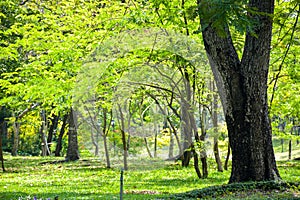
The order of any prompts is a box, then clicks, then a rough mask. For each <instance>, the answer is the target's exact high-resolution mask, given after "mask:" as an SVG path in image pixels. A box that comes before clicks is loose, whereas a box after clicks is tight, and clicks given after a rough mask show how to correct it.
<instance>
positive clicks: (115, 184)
mask: <svg viewBox="0 0 300 200" xmlns="http://www.w3.org/2000/svg"><path fill="white" fill-rule="evenodd" d="M59 159H60V160H63V158H54V157H44V158H43V157H11V156H8V155H6V156H5V165H6V170H7V172H4V173H0V177H1V182H0V199H4V200H6V199H7V200H9V199H18V200H29V199H34V197H36V198H37V199H51V200H52V199H55V197H56V196H58V199H59V200H61V199H68V200H71V199H119V191H120V168H119V167H115V168H113V169H106V168H105V167H104V164H103V163H101V162H99V161H98V160H96V159H94V158H91V157H89V158H86V159H83V160H80V161H76V162H71V163H55V162H53V161H56V160H59ZM134 163H135V164H134ZM130 166H131V170H129V171H126V172H124V194H123V199H168V198H169V197H170V196H172V195H173V194H176V193H182V192H187V191H191V190H196V189H201V188H206V187H209V186H214V185H223V184H226V183H227V182H228V179H229V175H230V173H229V172H228V171H225V172H223V173H219V172H216V169H215V167H214V166H215V164H214V163H213V160H210V163H209V166H210V171H209V177H208V178H207V179H201V180H199V179H198V178H197V176H196V174H195V172H194V169H193V168H192V167H189V168H181V167H180V165H179V164H175V163H165V162H161V161H160V160H157V159H152V160H149V159H145V160H143V159H133V158H132V159H131V160H130ZM278 166H279V170H280V173H281V176H282V178H283V179H284V180H286V181H297V182H300V163H299V161H280V162H278ZM248 192H249V191H248ZM245 193H246V192H243V193H241V194H238V195H243V194H244V195H246V196H247V198H248V197H249V196H250V195H249V194H247V193H246V194H245ZM250 193H251V191H250ZM252 193H253V195H256V196H257V195H260V196H264V195H265V196H272V195H274V194H273V193H272V194H266V193H264V192H262V191H254V192H252ZM280 194H281V193H280ZM228 195H229V196H228ZM234 195H237V194H236V193H232V194H226V195H225V196H223V198H225V199H226V198H228V199H231V198H233V197H235V198H237V197H236V196H234ZM275 195H276V192H275ZM295 195H299V189H298V188H296V190H295V191H285V193H284V196H285V197H289V196H290V197H292V196H295ZM255 198H256V197H255V196H254V197H253V199H255ZM299 198H300V196H299ZM241 199H243V196H242V197H241Z"/></svg>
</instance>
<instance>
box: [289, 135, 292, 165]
mask: <svg viewBox="0 0 300 200" xmlns="http://www.w3.org/2000/svg"><path fill="white" fill-rule="evenodd" d="M291 159H292V140H289V160H291Z"/></svg>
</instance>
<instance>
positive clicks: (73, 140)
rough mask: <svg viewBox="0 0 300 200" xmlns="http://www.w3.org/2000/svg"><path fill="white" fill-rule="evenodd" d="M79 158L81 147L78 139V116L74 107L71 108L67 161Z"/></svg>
mask: <svg viewBox="0 0 300 200" xmlns="http://www.w3.org/2000/svg"><path fill="white" fill-rule="evenodd" d="M78 159H79V148H78V139H77V116H76V112H75V111H74V110H73V108H71V109H70V116H69V131H68V149H67V155H66V161H75V160H78Z"/></svg>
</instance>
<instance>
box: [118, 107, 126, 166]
mask: <svg viewBox="0 0 300 200" xmlns="http://www.w3.org/2000/svg"><path fill="white" fill-rule="evenodd" d="M118 107H119V112H120V121H121V134H122V143H123V163H124V170H128V163H127V157H128V150H127V145H126V134H125V131H124V130H125V119H124V114H123V111H122V108H121V105H120V104H118Z"/></svg>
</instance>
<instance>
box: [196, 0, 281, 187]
mask: <svg viewBox="0 0 300 200" xmlns="http://www.w3.org/2000/svg"><path fill="white" fill-rule="evenodd" d="M198 8H199V14H200V22H201V27H202V30H201V31H202V36H203V41H204V45H205V49H206V52H207V56H208V58H209V62H210V65H211V68H212V71H213V73H214V76H215V79H216V82H217V86H218V90H219V93H220V97H221V101H222V104H223V108H224V114H225V116H226V123H227V128H228V135H229V142H230V146H231V148H232V171H231V177H230V180H229V182H230V183H231V182H245V181H261V180H276V179H277V178H280V175H279V172H278V170H277V167H276V162H275V156H274V151H273V147H272V133H271V126H270V119H269V115H268V114H269V112H268V101H267V80H268V69H269V59H270V45H271V37H272V14H273V12H274V1H273V0H249V1H247V2H246V1H226V2H225V3H224V1H208V0H199V1H198ZM246 11H247V12H246ZM232 13H235V14H232ZM245 13H246V14H245ZM233 15H234V16H233ZM242 20H244V22H242ZM238 23H240V24H238ZM232 25H234V26H235V25H237V26H239V25H240V27H241V30H244V31H245V33H246V35H245V41H244V50H243V52H242V53H241V55H240V57H239V53H238V52H237V50H236V49H235V46H234V41H233V37H232V35H231V27H232Z"/></svg>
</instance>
